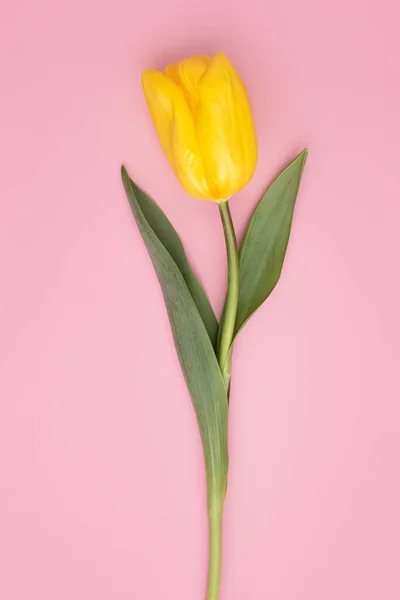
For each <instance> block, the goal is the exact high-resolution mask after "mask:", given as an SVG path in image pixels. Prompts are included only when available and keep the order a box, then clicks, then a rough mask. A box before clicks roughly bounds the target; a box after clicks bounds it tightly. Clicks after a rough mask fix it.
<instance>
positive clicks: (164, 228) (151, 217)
mask: <svg viewBox="0 0 400 600" xmlns="http://www.w3.org/2000/svg"><path fill="white" fill-rule="evenodd" d="M130 186H131V188H132V190H133V192H134V195H135V198H136V201H137V203H138V205H139V206H140V209H141V211H142V212H143V214H144V216H145V218H146V220H147V222H148V224H149V225H150V227H151V229H152V230H153V232H154V233H155V235H156V236H157V237H158V239H159V240H160V242H161V243H162V244H163V246H164V247H165V249H166V250H167V251H168V252H169V254H170V255H171V257H172V259H173V260H174V262H175V264H176V266H177V267H178V269H179V270H180V272H181V274H182V276H183V278H184V280H185V282H186V285H187V287H188V288H189V291H190V293H191V295H192V297H193V300H194V302H195V304H196V306H197V310H198V311H199V313H200V316H201V318H202V319H203V323H204V325H205V328H206V329H207V332H208V335H209V338H210V340H211V343H212V345H213V347H214V348H215V347H216V344H217V336H218V321H217V318H216V316H215V314H214V311H213V309H212V307H211V304H210V301H209V299H208V297H207V294H206V293H205V291H204V289H203V287H202V285H201V283H200V282H199V280H198V279H197V277H196V275H195V274H194V273H193V271H192V269H191V267H190V265H189V262H188V259H187V257H186V254H185V250H184V248H183V244H182V241H181V239H180V237H179V235H178V234H177V232H176V231H175V229H174V227H173V226H172V224H171V222H170V221H169V219H168V218H167V217H166V215H165V214H164V213H163V211H162V210H161V208H160V207H159V206H158V205H157V204H156V203H155V202H154V200H152V199H151V198H150V197H149V196H148V195H147V194H145V193H144V192H143V190H141V189H140V188H139V187H138V186H137V185H136V184H135V183H134V182H133V181H132V180H130Z"/></svg>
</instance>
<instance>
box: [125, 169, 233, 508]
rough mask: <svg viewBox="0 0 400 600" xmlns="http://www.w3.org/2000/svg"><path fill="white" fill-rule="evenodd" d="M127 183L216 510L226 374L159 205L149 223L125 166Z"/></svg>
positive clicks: (223, 454)
mask: <svg viewBox="0 0 400 600" xmlns="http://www.w3.org/2000/svg"><path fill="white" fill-rule="evenodd" d="M122 181H123V184H124V187H125V191H126V194H127V196H128V200H129V203H130V206H131V209H132V212H133V215H134V217H135V219H136V223H137V225H138V227H139V231H140V233H141V235H142V237H143V240H144V242H145V244H146V247H147V250H148V252H149V254H150V258H151V260H152V262H153V265H154V268H155V270H156V273H157V276H158V280H159V282H160V285H161V289H162V292H163V295H164V300H165V304H166V307H167V311H168V316H169V320H170V323H171V328H172V332H173V336H174V341H175V347H176V351H177V354H178V357H179V361H180V364H181V367H182V371H183V374H184V376H185V380H186V383H187V387H188V389H189V392H190V396H191V398H192V402H193V406H194V409H195V412H196V416H197V421H198V424H199V429H200V435H201V440H202V444H203V450H204V459H205V465H206V472H207V487H208V497H209V506H210V507H212V508H213V509H215V506H216V503H220V504H221V505H222V503H223V500H224V496H225V489H226V479H227V471H228V448H227V427H228V402H227V398H226V391H225V386H224V382H223V379H222V375H221V371H220V368H219V365H218V362H217V359H216V356H215V352H214V349H213V347H212V344H211V341H210V338H209V335H208V333H207V331H206V328H205V325H204V322H203V320H202V318H201V316H200V313H199V310H198V307H197V306H196V303H195V301H194V299H193V296H192V294H191V292H190V291H189V288H188V285H187V283H186V282H185V279H184V277H183V274H182V272H181V270H180V269H179V267H178V265H177V263H176V262H175V260H174V258H173V253H174V252H175V250H176V246H173V245H171V246H170V249H171V252H169V250H167V248H166V246H165V245H164V244H162V243H161V241H160V239H159V237H158V236H157V235H156V233H155V230H156V231H157V232H159V231H160V227H162V226H164V225H165V221H164V220H163V219H162V218H161V219H159V217H160V213H159V212H157V211H156V210H154V203H153V205H151V207H152V209H153V212H152V214H151V216H149V218H147V215H148V214H150V213H149V211H148V210H147V211H146V214H145V212H144V210H143V208H142V206H144V208H145V210H146V208H148V205H145V203H144V202H143V197H142V196H140V194H139V193H138V188H137V187H136V186H135V185H134V184H133V182H132V181H131V180H130V178H129V176H128V173H127V172H126V169H125V168H124V167H122ZM138 197H140V202H139V199H138ZM153 227H154V229H153ZM178 254H179V253H178ZM175 258H176V253H175Z"/></svg>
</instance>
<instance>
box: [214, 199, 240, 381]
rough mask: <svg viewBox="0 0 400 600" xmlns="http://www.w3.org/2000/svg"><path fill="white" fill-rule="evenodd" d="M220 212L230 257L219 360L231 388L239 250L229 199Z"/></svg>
mask: <svg viewBox="0 0 400 600" xmlns="http://www.w3.org/2000/svg"><path fill="white" fill-rule="evenodd" d="M219 212H220V214H221V220H222V225H223V227H224V235H225V244H226V253H227V258H228V291H227V293H226V299H225V306H224V312H223V314H222V319H221V324H220V329H219V343H218V362H219V366H220V368H221V372H222V376H223V378H224V382H225V386H226V388H227V389H229V382H230V377H231V359H232V348H231V346H232V341H233V336H234V332H235V322H236V312H237V305H238V298H239V252H238V247H237V242H236V235H235V229H234V227H233V223H232V217H231V213H230V210H229V204H228V201H226V202H220V203H219Z"/></svg>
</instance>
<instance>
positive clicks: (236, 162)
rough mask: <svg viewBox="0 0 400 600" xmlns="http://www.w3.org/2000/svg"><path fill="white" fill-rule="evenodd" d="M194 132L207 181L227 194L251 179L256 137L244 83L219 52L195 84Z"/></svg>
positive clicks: (221, 195)
mask: <svg viewBox="0 0 400 600" xmlns="http://www.w3.org/2000/svg"><path fill="white" fill-rule="evenodd" d="M198 95H199V104H198V107H197V112H196V116H195V127H196V136H197V140H198V144H199V148H200V152H201V155H202V157H203V162H204V168H205V173H206V177H207V181H208V184H209V186H210V188H211V189H212V191H213V193H214V195H215V196H216V197H217V198H219V199H224V198H228V197H229V196H232V195H233V194H234V193H235V192H237V191H238V190H240V189H241V188H242V187H243V186H245V185H246V183H247V182H248V181H249V180H250V179H251V177H252V175H253V173H254V169H255V167H256V164H257V139H256V133H255V128H254V122H253V116H252V112H251V108H250V103H249V99H248V96H247V93H246V90H245V87H244V85H243V83H242V81H241V79H240V77H239V75H238V74H237V72H236V71H235V69H234V67H233V66H232V64H231V62H230V61H229V59H228V58H227V57H226V56H225V54H223V53H222V52H221V53H219V54H216V55H215V56H214V57H213V58H212V59H211V61H210V63H209V65H208V68H207V70H206V71H205V73H204V74H203V76H202V77H201V79H200V81H199V84H198Z"/></svg>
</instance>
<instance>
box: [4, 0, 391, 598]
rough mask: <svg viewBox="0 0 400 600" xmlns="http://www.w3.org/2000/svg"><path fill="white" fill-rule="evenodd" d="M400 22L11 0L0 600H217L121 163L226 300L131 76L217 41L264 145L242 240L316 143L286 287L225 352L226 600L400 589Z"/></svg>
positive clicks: (221, 269) (216, 254)
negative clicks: (212, 599) (281, 178)
mask: <svg viewBox="0 0 400 600" xmlns="http://www.w3.org/2000/svg"><path fill="white" fill-rule="evenodd" d="M184 6H185V8H184ZM399 17H400V8H399V5H398V3H397V2H396V0H372V2H364V1H361V0H339V1H338V0H324V1H321V0H302V2H299V1H298V0H279V1H276V0H274V1H272V0H271V1H270V0H268V1H265V0H244V1H243V2H239V1H234V2H232V0H204V1H203V2H198V3H197V2H196V3H194V2H189V3H186V5H185V3H184V2H182V0H164V2H162V1H161V0H145V1H140V2H139V1H138V0H113V1H112V2H111V1H108V0H105V1H100V2H99V1H95V0H69V1H67V0H64V1H61V0H59V1H58V2H57V1H56V2H54V0H36V1H32V0H3V2H2V4H1V8H0V70H1V100H0V103H1V111H0V146H1V148H0V165H1V177H0V191H1V195H0V197H1V222H0V275H1V297H0V303H1V324H0V331H1V337H0V353H1V355H0V397H1V420H0V487H1V494H0V531H1V538H0V597H1V598H2V599H4V600H54V599H57V600H71V599H72V598H73V599H75V600H88V599H96V600H110V599H116V600H117V599H118V600H128V599H129V600H132V599H135V600H136V599H151V600H160V599H163V600H204V595H205V594H204V589H205V575H206V559H207V535H206V526H207V522H206V508H205V478H204V471H203V463H202V454H201V448H200V442H199V436H198V432H197V426H196V422H195V417H194V414H193V411H192V407H191V404H190V401H189V398H188V395H187V392H186V390H185V386H184V383H183V380H182V377H181V374H180V369H179V365H178V362H177V359H176V357H175V353H174V349H173V344H172V339H171V334H170V330H169V325H168V321H167V317H166V313H165V309H164V306H163V302H162V298H161V294H160V290H159V287H158V283H157V280H156V278H155V275H154V273H153V270H152V267H151V264H150V262H149V259H148V257H147V254H146V250H145V248H144V245H143V243H142V240H141V238H140V236H139V234H138V231H137V229H136V226H135V223H134V221H133V218H132V216H131V214H130V211H129V207H128V204H127V201H126V198H125V196H124V192H123V190H122V186H121V183H120V178H119V177H120V176H119V166H120V163H121V162H122V161H124V162H126V164H127V166H128V168H129V170H130V173H131V175H132V176H133V177H134V178H135V179H136V181H137V182H138V183H139V184H140V185H142V186H143V187H144V188H145V189H147V190H148V191H149V192H150V193H151V194H152V195H153V196H154V197H155V198H156V199H157V200H158V201H159V203H160V204H161V206H162V207H163V209H164V210H165V211H166V212H167V214H168V215H169V216H170V218H171V220H172V221H173V223H174V224H175V226H176V228H177V229H178V231H179V232H180V233H181V235H182V238H183V240H184V242H185V245H186V247H187V250H188V254H189V257H190V259H191V262H192V264H193V266H194V268H195V269H196V271H197V272H198V274H199V275H200V278H201V280H202V281H203V282H204V284H205V286H206V288H207V290H208V291H209V294H210V297H211V299H212V302H213V304H214V306H215V308H216V310H217V311H220V309H221V305H222V299H223V290H224V286H225V254H224V246H223V239H222V234H221V227H220V223H219V217H218V213H217V210H216V207H215V206H214V205H212V204H211V203H207V202H200V201H196V200H192V199H191V198H189V197H188V196H186V194H185V193H184V192H183V191H182V190H181V189H180V188H179V186H178V184H177V183H176V181H175V179H174V177H173V175H172V173H171V172H170V170H169V167H168V166H167V164H166V160H165V159H164V157H163V155H162V153H161V150H160V148H159V145H158V141H157V139H156V136H155V133H154V130H153V126H152V123H151V122H150V118H149V116H148V113H147V109H146V106H145V102H144V99H143V95H142V91H141V85H140V74H141V71H142V70H143V69H144V68H145V67H162V66H164V65H165V64H166V63H167V62H170V61H174V60H177V59H179V58H182V57H184V56H187V55H191V54H192V53H198V52H201V53H214V52H216V51H218V50H221V49H222V50H224V51H225V52H226V53H227V54H228V55H229V56H230V57H231V59H232V61H233V62H234V64H235V65H236V67H237V69H238V70H239V71H240V73H241V74H242V77H243V79H244V81H245V83H246V85H247V87H248V90H249V95H250V98H251V102H252V105H253V108H254V115H255V121H256V126H257V130H258V136H259V150H260V152H259V165H258V168H257V171H256V174H255V176H254V179H253V180H252V182H251V183H250V185H248V187H247V188H246V189H245V190H244V191H243V192H242V193H240V194H239V195H238V196H237V197H236V198H235V199H234V200H233V201H232V212H233V216H234V220H235V223H236V225H237V229H238V232H239V235H241V234H242V232H243V229H244V226H245V223H246V221H247V219H248V217H249V214H250V211H251V209H252V208H253V206H254V205H255V203H256V201H257V200H258V198H259V197H260V195H261V193H262V191H263V190H264V189H265V187H266V184H267V182H268V181H270V180H271V178H272V177H273V175H274V174H275V173H276V172H277V170H278V169H279V168H280V167H282V166H283V165H284V164H285V163H286V162H287V161H288V160H289V159H290V158H292V157H293V156H294V155H295V153H297V151H299V150H300V149H302V148H303V146H305V145H307V146H308V147H309V149H310V155H309V161H308V164H307V167H306V171H305V176H304V181H303V186H302V189H301V193H300V196H299V201H298V208H297V212H296V216H295V222H294V229H293V233H292V238H291V243H290V249H289V252H288V256H287V261H286V265H285V269H284V274H283V277H282V279H281V282H280V284H279V287H278V289H277V290H276V291H275V293H274V294H273V296H272V297H271V298H270V301H269V302H268V305H265V306H264V307H263V308H262V309H261V310H260V311H259V312H258V314H257V315H256V316H255V317H254V318H253V319H252V320H251V322H250V323H249V324H248V325H247V327H246V329H245V330H244V332H243V333H242V334H241V335H240V339H239V340H238V342H237V346H236V351H235V357H234V365H233V368H234V375H233V388H232V404H231V410H230V455H231V470H230V484H229V493H228V499H227V504H226V513H225V531H224V542H225V547H224V571H223V583H222V591H221V600H239V599H240V600H250V599H251V600H263V599H267V600H321V599H323V600H338V599H340V600H358V599H362V600H382V599H384V600H398V598H400V565H399V557H400V510H399V507H400V480H399V479H400V476H399V473H400V408H399V391H400V381H399V358H400V352H399V349H400V320H399V316H398V315H399V305H400V285H399V266H398V265H399V254H400V236H399V225H400V205H399V197H400V183H399V158H400V141H399V140H400V116H399V106H400V85H399V77H398V73H399V71H398V61H399V53H400V41H399V40H400V38H399V36H398V31H399V22H400V19H399Z"/></svg>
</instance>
